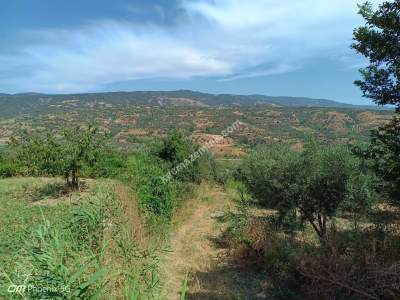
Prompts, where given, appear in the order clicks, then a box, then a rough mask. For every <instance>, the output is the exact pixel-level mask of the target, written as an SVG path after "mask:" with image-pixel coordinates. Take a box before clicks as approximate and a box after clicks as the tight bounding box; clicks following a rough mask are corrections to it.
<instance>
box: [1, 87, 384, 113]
mask: <svg viewBox="0 0 400 300" xmlns="http://www.w3.org/2000/svg"><path fill="white" fill-rule="evenodd" d="M68 101H69V102H71V101H74V102H76V104H75V106H78V107H79V106H80V105H93V104H99V103H102V104H111V105H146V106H165V105H173V106H211V107H213V106H216V107H217V106H257V105H263V106H271V107H320V108H350V109H371V110H375V109H379V108H378V107H377V106H372V105H371V106H370V105H354V104H347V103H342V102H338V101H334V100H329V99H316V98H309V97H290V96H267V95H260V94H252V95H238V94H211V93H203V92H199V91H192V90H176V91H133V92H128V91H117V92H95V93H74V94H43V93H34V92H28V93H17V94H4V93H0V107H1V110H0V116H4V115H16V114H21V113H29V112H30V111H38V110H40V111H41V110H44V109H46V107H49V106H56V105H61V104H63V103H65V102H68Z"/></svg>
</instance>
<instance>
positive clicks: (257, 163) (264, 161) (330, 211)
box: [236, 141, 360, 241]
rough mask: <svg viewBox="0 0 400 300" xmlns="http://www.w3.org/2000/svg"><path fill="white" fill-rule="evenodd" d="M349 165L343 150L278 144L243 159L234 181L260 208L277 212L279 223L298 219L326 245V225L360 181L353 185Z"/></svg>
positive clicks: (348, 157) (311, 143)
mask: <svg viewBox="0 0 400 300" xmlns="http://www.w3.org/2000/svg"><path fill="white" fill-rule="evenodd" d="M350 161H351V152H350V151H349V150H348V149H347V148H345V147H339V146H329V147H328V146H327V147H321V146H320V145H318V144H317V143H316V142H315V141H309V142H308V143H307V144H306V145H305V149H304V151H303V152H296V151H294V150H292V149H291V148H290V147H289V146H287V145H281V144H279V145H273V146H263V147H261V148H259V149H257V150H256V151H254V152H253V153H252V154H250V156H249V157H248V158H247V159H245V160H244V162H243V163H242V165H241V166H240V167H239V169H238V171H237V174H236V176H237V178H238V179H241V180H243V181H244V182H245V183H246V185H247V186H248V188H249V190H250V191H251V192H252V193H253V195H254V196H255V198H256V199H257V200H258V201H259V203H260V204H261V205H263V206H266V207H269V208H273V209H276V210H278V213H279V216H280V220H281V221H284V220H288V219H289V220H291V219H292V218H293V217H296V216H297V215H299V216H300V219H301V220H302V221H306V222H308V223H309V224H310V225H311V226H312V227H313V229H314V230H315V232H316V233H317V235H318V237H319V238H320V240H321V241H324V240H325V239H326V236H327V225H328V222H329V220H330V219H332V218H334V217H335V216H336V215H337V213H338V212H339V210H340V208H341V207H343V206H344V204H345V203H346V201H347V200H348V199H349V195H350V193H353V192H354V193H358V192H359V190H360V189H359V188H358V187H357V186H356V185H357V183H358V181H356V180H351V178H352V176H353V170H354V169H353V167H354V165H352V164H351V163H350ZM350 186H351V189H349V187H350ZM288 217H289V218H288Z"/></svg>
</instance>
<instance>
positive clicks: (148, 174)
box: [138, 166, 177, 220]
mask: <svg viewBox="0 0 400 300" xmlns="http://www.w3.org/2000/svg"><path fill="white" fill-rule="evenodd" d="M163 175H164V172H163V171H162V170H160V169H159V168H157V167H156V166H148V167H147V168H146V169H145V170H144V171H143V173H142V176H143V177H142V179H141V183H140V186H139V188H138V196H139V200H140V204H141V206H142V207H143V208H144V209H145V211H146V212H147V213H150V216H151V217H155V218H156V219H157V218H161V219H165V220H170V219H171V217H172V214H173V212H174V209H175V207H176V202H177V195H176V191H175V185H174V182H165V181H163V180H162V178H161V176H163Z"/></svg>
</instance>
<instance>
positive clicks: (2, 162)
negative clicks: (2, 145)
mask: <svg viewBox="0 0 400 300" xmlns="http://www.w3.org/2000/svg"><path fill="white" fill-rule="evenodd" d="M17 171H18V168H17V165H16V164H15V163H14V162H13V161H12V160H10V159H6V158H4V157H2V156H1V154H0V178H6V177H13V176H15V175H17Z"/></svg>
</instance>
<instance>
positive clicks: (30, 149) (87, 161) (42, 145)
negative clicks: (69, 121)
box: [10, 126, 104, 189]
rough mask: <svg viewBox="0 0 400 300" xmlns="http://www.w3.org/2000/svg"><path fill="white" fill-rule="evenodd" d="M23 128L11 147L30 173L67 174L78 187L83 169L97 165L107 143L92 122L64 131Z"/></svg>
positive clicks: (67, 180)
mask: <svg viewBox="0 0 400 300" xmlns="http://www.w3.org/2000/svg"><path fill="white" fill-rule="evenodd" d="M60 134H61V137H58V136H57V133H55V132H51V131H47V132H46V133H44V134H43V133H41V132H35V133H34V134H30V133H28V132H27V131H24V132H22V134H21V135H20V137H19V138H18V139H12V140H11V143H10V145H11V148H12V149H13V150H14V151H15V152H16V159H17V161H18V162H19V164H20V165H21V166H22V167H23V168H24V169H25V170H24V172H25V173H26V174H31V175H46V176H63V177H64V178H65V180H66V183H67V185H68V186H70V187H71V188H74V189H76V188H78V185H79V180H78V178H79V176H80V172H81V170H82V169H83V168H85V167H93V165H94V164H95V163H96V162H97V161H98V155H99V153H100V151H101V150H102V147H103V146H104V137H103V136H102V135H100V134H98V130H97V129H96V128H94V127H92V126H89V127H87V128H82V127H79V126H76V127H74V128H72V129H65V130H63V131H62V132H61V133H60Z"/></svg>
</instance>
